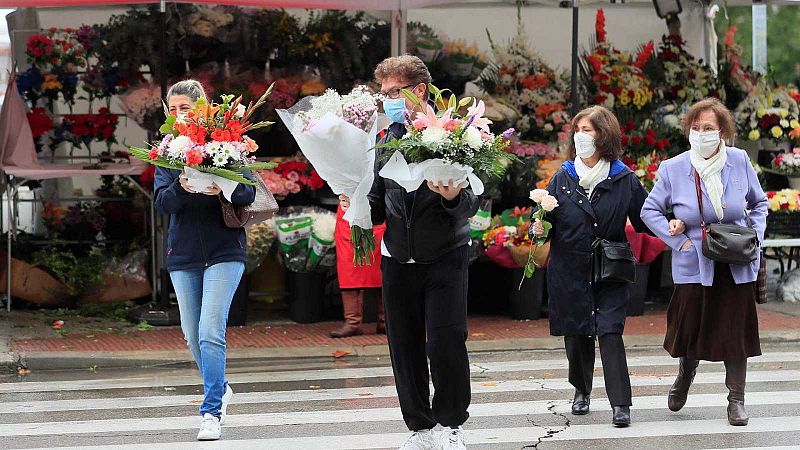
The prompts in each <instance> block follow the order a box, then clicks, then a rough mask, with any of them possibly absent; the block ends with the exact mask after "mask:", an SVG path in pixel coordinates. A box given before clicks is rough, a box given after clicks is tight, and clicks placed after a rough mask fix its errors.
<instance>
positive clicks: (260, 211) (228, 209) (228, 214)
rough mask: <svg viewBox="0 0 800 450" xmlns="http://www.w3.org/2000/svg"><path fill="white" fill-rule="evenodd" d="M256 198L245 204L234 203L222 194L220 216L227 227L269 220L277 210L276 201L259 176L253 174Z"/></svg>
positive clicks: (239, 226) (243, 225)
mask: <svg viewBox="0 0 800 450" xmlns="http://www.w3.org/2000/svg"><path fill="white" fill-rule="evenodd" d="M254 178H255V182H256V186H255V188H256V198H255V200H253V203H251V204H249V205H247V206H239V205H234V204H232V203H230V202H228V201H227V200H225V199H224V198H223V197H222V196H220V197H219V201H220V203H221V204H222V218H223V219H224V220H225V225H226V226H227V227H228V228H242V227H246V226H248V225H253V224H255V223H259V222H263V221H265V220H269V219H271V218H272V216H273V215H275V213H276V212H277V211H278V202H277V201H276V200H275V197H274V196H273V195H272V192H270V191H269V188H267V185H266V183H264V180H263V179H262V178H261V177H260V176H255V177H254Z"/></svg>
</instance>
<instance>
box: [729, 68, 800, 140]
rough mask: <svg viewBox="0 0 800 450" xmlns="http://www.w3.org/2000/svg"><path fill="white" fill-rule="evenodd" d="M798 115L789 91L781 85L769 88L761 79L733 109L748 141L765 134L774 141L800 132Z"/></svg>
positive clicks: (740, 130) (740, 131) (796, 105)
mask: <svg viewBox="0 0 800 450" xmlns="http://www.w3.org/2000/svg"><path fill="white" fill-rule="evenodd" d="M798 117H800V108H798V104H797V101H796V100H795V99H794V97H793V96H792V94H791V92H790V91H789V90H788V89H784V88H775V89H769V88H768V87H767V86H766V83H763V82H762V83H758V84H757V86H756V88H755V89H753V91H752V92H751V93H750V94H749V95H748V96H747V97H746V98H745V99H744V101H742V103H740V104H739V106H738V107H737V108H736V110H735V111H734V119H735V120H736V124H737V125H738V126H739V133H740V134H742V135H744V136H747V138H748V139H749V140H751V141H757V140H759V139H762V138H766V139H769V140H770V141H773V142H775V143H782V142H786V141H787V139H788V138H790V137H793V136H795V135H797V133H800V121H798ZM795 130H798V131H795ZM796 137H798V138H800V135H797V136H796Z"/></svg>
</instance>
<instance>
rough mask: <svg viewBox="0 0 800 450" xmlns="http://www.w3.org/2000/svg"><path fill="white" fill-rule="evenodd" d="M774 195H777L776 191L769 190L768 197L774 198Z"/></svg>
mask: <svg viewBox="0 0 800 450" xmlns="http://www.w3.org/2000/svg"><path fill="white" fill-rule="evenodd" d="M772 197H775V191H769V192H767V198H772Z"/></svg>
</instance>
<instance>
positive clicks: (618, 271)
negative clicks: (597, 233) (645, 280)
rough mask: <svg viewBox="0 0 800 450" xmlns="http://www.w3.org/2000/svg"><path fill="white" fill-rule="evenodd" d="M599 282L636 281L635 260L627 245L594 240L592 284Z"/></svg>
mask: <svg viewBox="0 0 800 450" xmlns="http://www.w3.org/2000/svg"><path fill="white" fill-rule="evenodd" d="M601 281H613V282H618V283H633V282H634V281H636V258H634V257H633V250H631V245H630V244H629V243H627V242H613V241H609V240H606V239H595V241H594V243H593V244H592V282H593V283H598V282H601Z"/></svg>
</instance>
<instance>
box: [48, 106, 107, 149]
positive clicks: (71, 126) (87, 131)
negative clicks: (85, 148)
mask: <svg viewBox="0 0 800 450" xmlns="http://www.w3.org/2000/svg"><path fill="white" fill-rule="evenodd" d="M118 123H119V116H117V115H116V114H112V113H111V111H109V110H108V108H100V110H99V111H98V113H97V114H67V115H66V116H64V118H63V119H62V121H61V126H62V127H63V128H64V131H66V132H67V133H69V134H70V135H71V136H72V139H70V140H71V141H72V142H73V143H75V144H86V145H88V144H89V143H90V142H92V141H95V140H96V141H101V142H106V143H107V144H109V145H110V144H112V143H114V142H116V139H115V138H114V132H115V131H116V129H117V124H118Z"/></svg>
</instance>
